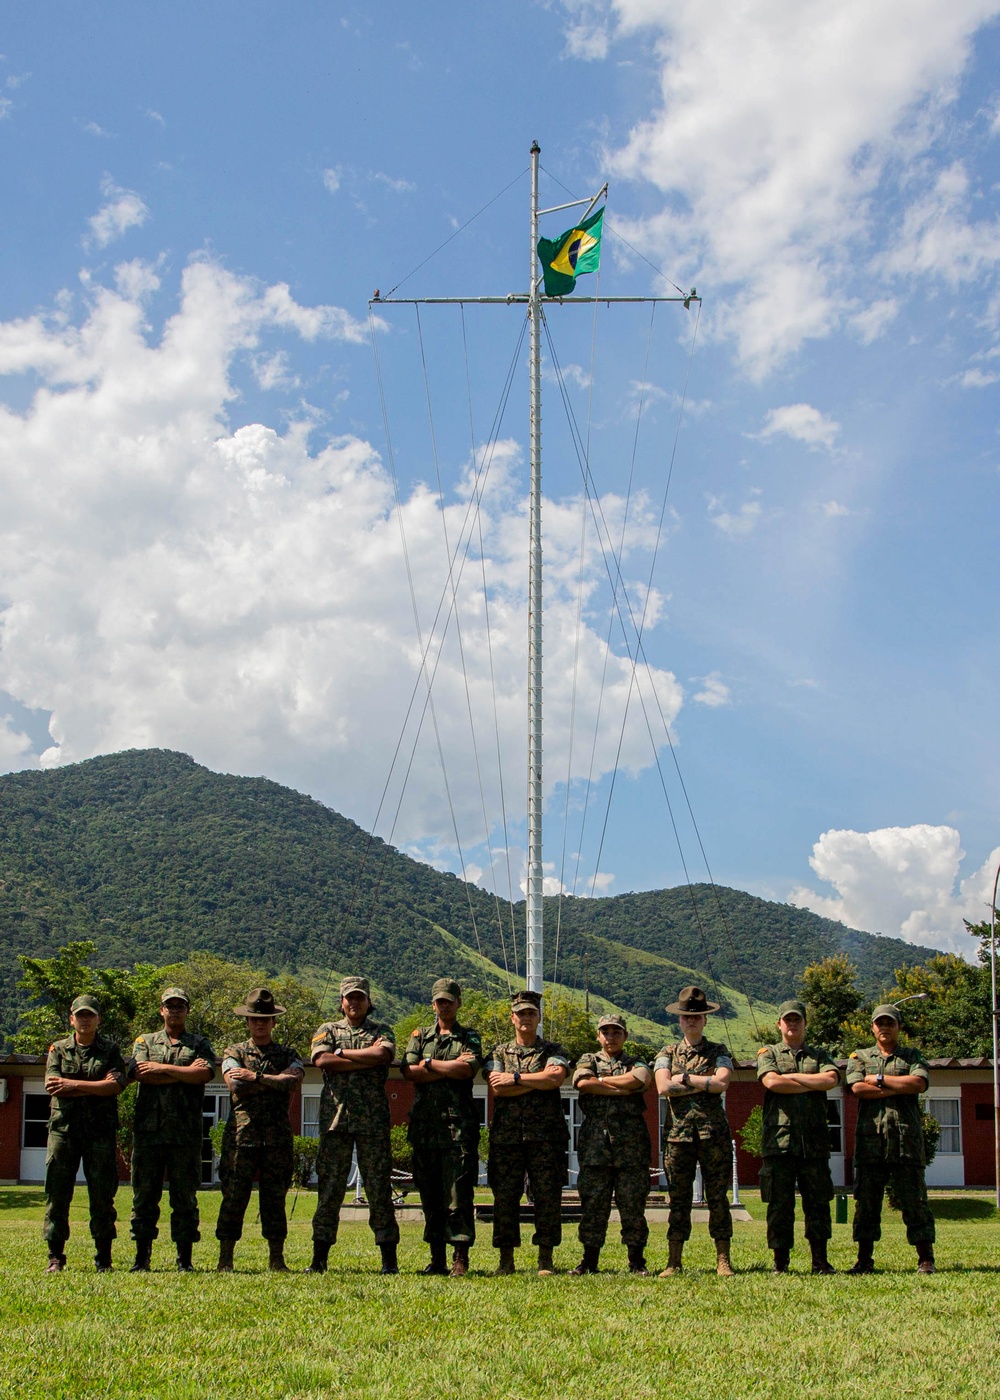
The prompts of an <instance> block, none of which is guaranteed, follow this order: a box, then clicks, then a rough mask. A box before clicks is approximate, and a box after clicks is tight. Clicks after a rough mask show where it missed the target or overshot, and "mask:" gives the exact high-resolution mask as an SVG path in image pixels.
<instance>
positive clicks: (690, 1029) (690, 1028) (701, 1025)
mask: <svg viewBox="0 0 1000 1400" xmlns="http://www.w3.org/2000/svg"><path fill="white" fill-rule="evenodd" d="M707 1021H708V1017H707V1016H706V1015H704V1014H703V1013H702V1012H700V1011H698V1012H695V1011H682V1012H681V1014H680V1023H681V1030H682V1031H683V1032H684V1036H685V1038H686V1039H687V1040H690V1041H691V1042H692V1044H694V1043H695V1042H696V1041H699V1040H700V1039H701V1033H702V1031H703V1030H704V1029H705V1023H706V1022H707Z"/></svg>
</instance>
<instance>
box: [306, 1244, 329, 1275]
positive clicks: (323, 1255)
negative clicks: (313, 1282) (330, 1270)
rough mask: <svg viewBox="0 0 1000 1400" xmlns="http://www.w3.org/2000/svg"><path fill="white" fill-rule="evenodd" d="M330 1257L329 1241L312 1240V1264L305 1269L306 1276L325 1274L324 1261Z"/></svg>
mask: <svg viewBox="0 0 1000 1400" xmlns="http://www.w3.org/2000/svg"><path fill="white" fill-rule="evenodd" d="M329 1257H330V1242H329V1240H313V1257H312V1263H311V1264H310V1265H309V1267H308V1269H306V1273H307V1274H325V1273H326V1261H327V1259H329Z"/></svg>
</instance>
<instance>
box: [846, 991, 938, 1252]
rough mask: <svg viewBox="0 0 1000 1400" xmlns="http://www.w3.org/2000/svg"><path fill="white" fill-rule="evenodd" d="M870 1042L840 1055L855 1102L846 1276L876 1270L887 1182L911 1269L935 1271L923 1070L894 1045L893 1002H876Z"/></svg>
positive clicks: (914, 1054)
mask: <svg viewBox="0 0 1000 1400" xmlns="http://www.w3.org/2000/svg"><path fill="white" fill-rule="evenodd" d="M872 1030H873V1031H874V1033H875V1044H874V1045H873V1046H872V1047H871V1048H870V1049H867V1050H855V1051H854V1053H853V1054H852V1055H851V1056H850V1058H849V1059H848V1061H847V1083H848V1085H849V1087H850V1090H851V1093H852V1094H854V1095H855V1097H856V1098H858V1099H859V1100H860V1104H859V1106H858V1126H857V1130H856V1132H855V1136H854V1200H855V1206H854V1238H855V1240H856V1241H857V1245H858V1259H857V1263H856V1264H855V1265H854V1267H853V1268H852V1269H850V1270H849V1272H850V1273H852V1274H871V1273H874V1271H875V1262H874V1247H875V1241H876V1240H877V1239H881V1237H882V1196H883V1193H884V1191H885V1188H886V1186H887V1185H888V1184H889V1183H890V1182H891V1183H892V1185H893V1187H894V1189H895V1194H896V1197H897V1199H898V1200H899V1204H900V1206H901V1207H902V1212H903V1223H904V1224H905V1226H906V1238H907V1240H908V1241H909V1243H910V1244H912V1245H913V1246H914V1247H915V1248H916V1251H917V1269H918V1271H919V1272H920V1273H922V1274H932V1273H934V1271H935V1270H934V1216H933V1215H932V1214H931V1208H930V1204H929V1202H928V1200H927V1187H926V1185H925V1183H924V1166H925V1163H926V1157H925V1153H924V1132H923V1124H922V1122H921V1110H920V1099H919V1095H920V1094H922V1093H924V1092H925V1091H926V1089H927V1083H928V1080H929V1078H930V1072H929V1070H928V1068H927V1063H926V1061H925V1060H924V1058H923V1056H922V1055H921V1054H920V1052H919V1051H918V1050H915V1049H914V1048H913V1046H910V1045H900V1043H899V1008H898V1007H896V1006H891V1005H888V1004H886V1005H883V1006H876V1008H875V1010H874V1012H873V1013H872Z"/></svg>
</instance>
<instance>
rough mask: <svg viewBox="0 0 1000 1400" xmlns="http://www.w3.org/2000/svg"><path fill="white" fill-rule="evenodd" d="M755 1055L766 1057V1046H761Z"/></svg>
mask: <svg viewBox="0 0 1000 1400" xmlns="http://www.w3.org/2000/svg"><path fill="white" fill-rule="evenodd" d="M757 1054H758V1055H766V1054H767V1046H766V1045H762V1046H761V1047H760V1049H759V1050H758V1051H757Z"/></svg>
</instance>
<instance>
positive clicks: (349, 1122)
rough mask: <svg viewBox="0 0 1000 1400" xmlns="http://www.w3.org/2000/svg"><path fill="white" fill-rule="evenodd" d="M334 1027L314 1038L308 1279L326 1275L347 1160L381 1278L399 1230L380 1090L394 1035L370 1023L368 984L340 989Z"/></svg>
mask: <svg viewBox="0 0 1000 1400" xmlns="http://www.w3.org/2000/svg"><path fill="white" fill-rule="evenodd" d="M340 1009H341V1011H342V1012H343V1013H344V1014H343V1016H342V1018H341V1019H340V1020H339V1021H327V1022H325V1023H324V1024H323V1025H322V1026H320V1028H319V1030H318V1031H317V1032H316V1034H315V1035H314V1036H313V1038H312V1062H313V1064H314V1065H317V1066H318V1067H319V1068H320V1069H321V1070H322V1071H323V1096H322V1098H321V1099H320V1105H319V1156H318V1157H317V1159H316V1173H317V1176H318V1177H319V1200H318V1201H317V1203H316V1213H315V1215H314V1216H313V1258H312V1263H311V1264H310V1266H309V1270H310V1272H312V1273H317V1274H319V1273H324V1272H325V1270H326V1267H327V1258H328V1256H329V1253H330V1246H331V1245H332V1244H335V1243H336V1239H337V1226H338V1224H339V1223H340V1207H341V1206H342V1205H343V1203H344V1195H345V1193H346V1191H347V1178H348V1176H349V1175H350V1171H351V1155H352V1152H353V1151H355V1150H356V1151H357V1154H358V1170H359V1171H360V1173H361V1178H362V1180H363V1182H364V1187H365V1195H366V1196H367V1198H368V1223H369V1225H370V1226H371V1228H372V1231H373V1232H374V1235H375V1243H376V1244H377V1245H378V1247H379V1250H380V1251H381V1254H382V1273H384V1274H395V1273H398V1272H399V1265H398V1264H397V1262H396V1249H397V1246H398V1244H399V1226H398V1225H397V1223H396V1212H395V1210H394V1209H393V1205H392V1147H391V1143H390V1140H389V1101H388V1099H387V1098H386V1093H385V1082H386V1079H387V1078H388V1069H389V1065H390V1064H391V1063H392V1061H393V1059H394V1057H395V1054H396V1038H395V1036H394V1035H393V1031H392V1027H391V1026H387V1025H384V1024H383V1023H382V1022H381V1021H375V1020H373V1019H372V1017H371V1014H370V1013H371V1009H372V1003H371V989H370V987H369V984H368V979H367V978H366V977H345V978H344V980H343V981H342V982H341V984H340Z"/></svg>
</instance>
